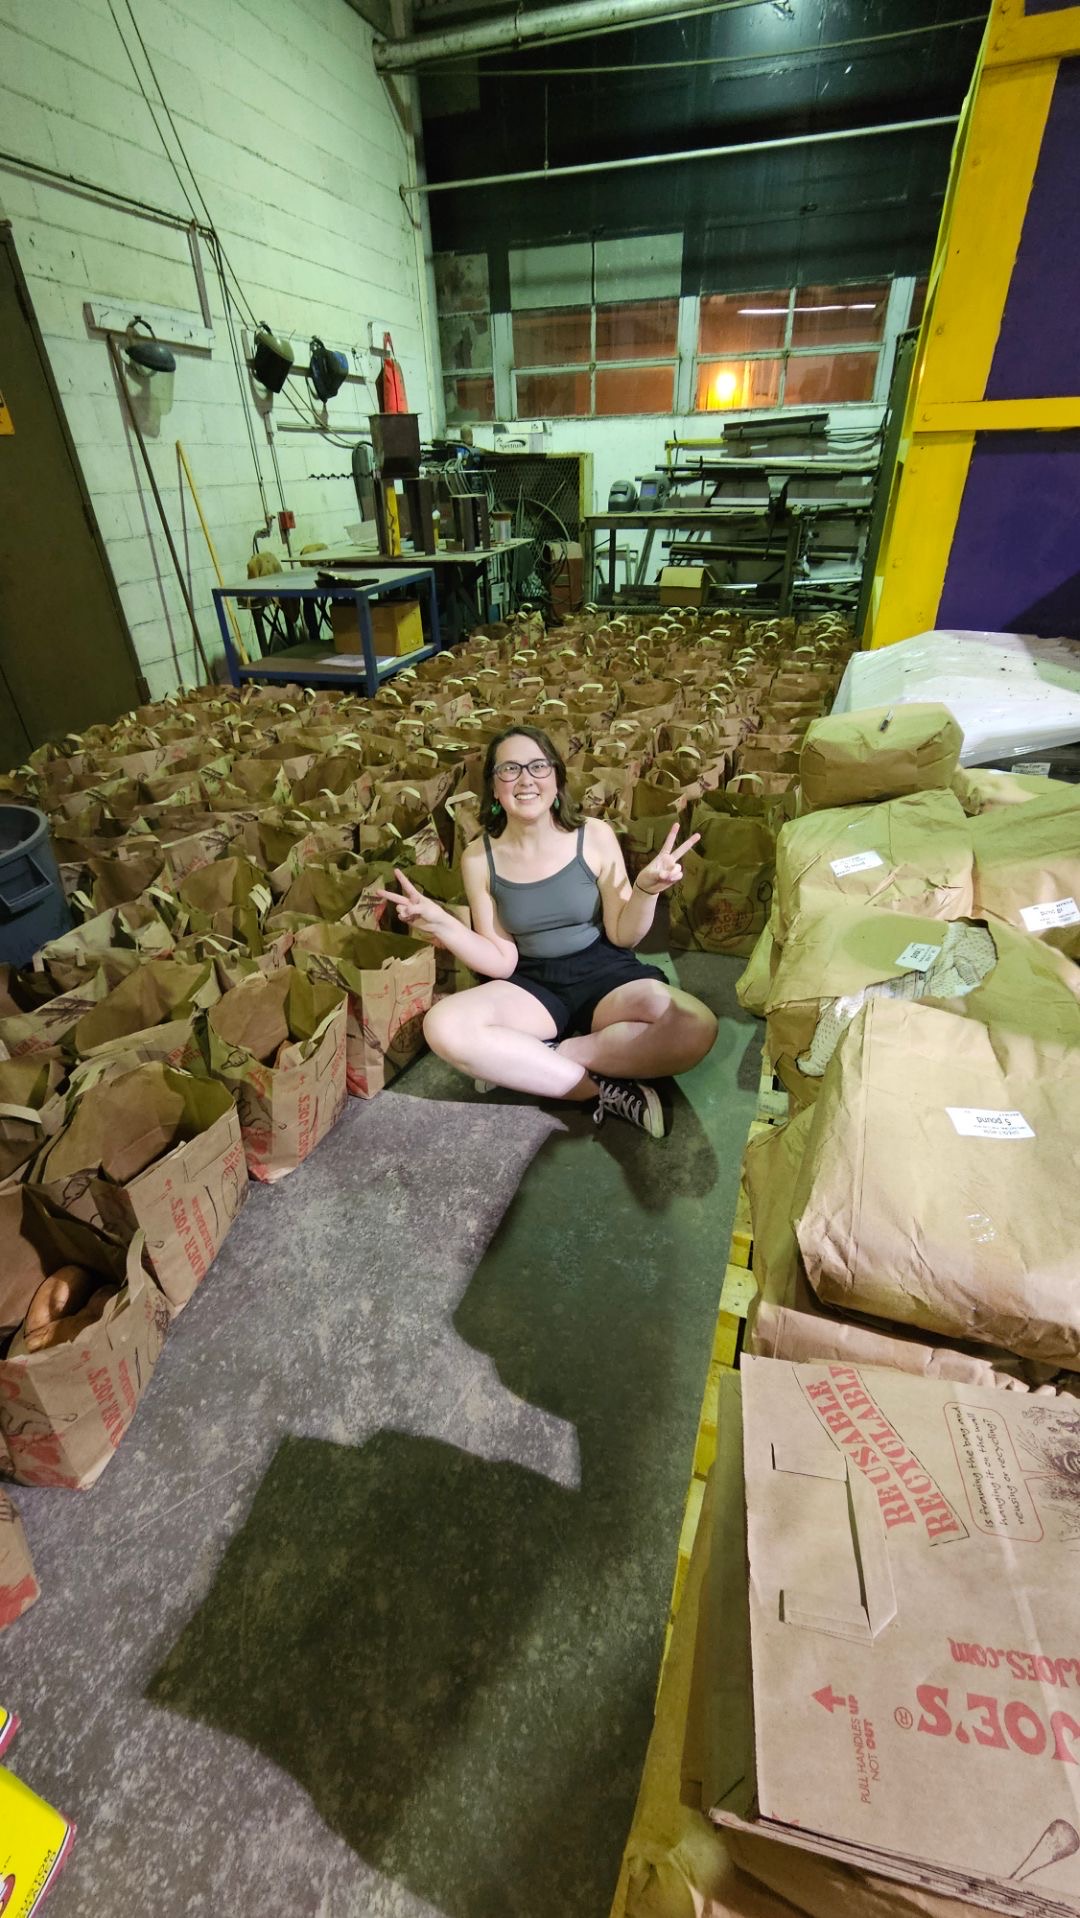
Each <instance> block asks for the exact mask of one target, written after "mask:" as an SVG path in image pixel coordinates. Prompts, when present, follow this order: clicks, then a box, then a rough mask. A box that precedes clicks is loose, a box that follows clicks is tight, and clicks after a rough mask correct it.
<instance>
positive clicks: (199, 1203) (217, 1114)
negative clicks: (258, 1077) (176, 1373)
mask: <svg viewBox="0 0 1080 1918" xmlns="http://www.w3.org/2000/svg"><path fill="white" fill-rule="evenodd" d="M0 1073H2V1068H0ZM33 1181H34V1184H35V1185H37V1186H39V1187H40V1188H41V1190H42V1191H44V1192H45V1194H46V1196H47V1197H49V1198H51V1199H52V1200H53V1201H54V1202H55V1203H56V1204H57V1205H58V1206H61V1207H62V1208H63V1209H64V1210H65V1211H67V1212H70V1213H72V1214H73V1215H74V1216H75V1217H76V1218H81V1219H86V1220H87V1221H88V1222H89V1223H90V1224H91V1225H96V1226H98V1227H100V1228H101V1229H102V1230H103V1231H106V1232H110V1233H112V1234H113V1235H114V1236H115V1237H117V1238H118V1239H120V1240H121V1242H123V1243H125V1244H126V1243H127V1241H128V1240H130V1239H131V1238H132V1237H133V1236H134V1234H135V1233H136V1232H138V1231H142V1232H143V1233H144V1235H145V1238H146V1257H147V1260H148V1262H149V1265H150V1268H151V1270H152V1272H153V1274H154V1277H155V1278H156V1280H157V1282H158V1284H159V1286H160V1287H161V1290H162V1291H163V1292H164V1294H165V1297H166V1298H167V1299H168V1301H169V1304H170V1305H171V1306H172V1308H173V1311H174V1312H178V1311H180V1310H181V1308H182V1307H183V1306H184V1305H185V1304H186V1303H187V1301H188V1299H190V1297H191V1295H192V1293H193V1292H194V1290H195V1288H196V1286H197V1285H198V1284H199V1282H200V1281H201V1280H202V1279H203V1278H205V1276H206V1273H207V1270H208V1269H209V1267H210V1265H211V1263H212V1261H213V1260H214V1259H215V1258H216V1257H217V1254H218V1252H219V1251H220V1249H221V1246H222V1244H223V1243H224V1240H225V1237H226V1234H227V1233H228V1231H229V1229H230V1227H231V1225H232V1222H233V1220H234V1219H235V1217H236V1215H237V1213H238V1211H239V1210H240V1207H241V1205H242V1204H243V1203H244V1201H245V1199H246V1198H247V1193H248V1176H247V1165H246V1163H245V1159H244V1146H243V1141H242V1139H241V1137H240V1121H239V1118H238V1116H237V1112H236V1107H235V1105H234V1103H233V1098H232V1094H231V1093H230V1091H229V1090H228V1088H227V1087H226V1086H224V1085H222V1084H221V1083H220V1082H219V1081H217V1080H215V1079H196V1078H193V1077H192V1076H191V1074H190V1073H187V1072H175V1071H173V1070H172V1068H171V1067H169V1066H164V1065H160V1064H150V1065H140V1066H136V1067H134V1068H133V1070H132V1071H130V1072H124V1073H120V1074H118V1075H117V1077H115V1078H113V1079H109V1080H102V1081H100V1082H99V1083H98V1084H96V1085H91V1086H89V1087H88V1088H87V1090H86V1091H85V1092H83V1093H82V1095H81V1096H80V1097H79V1098H77V1099H76V1100H75V1102H74V1106H73V1110H72V1112H71V1116H70V1118H69V1119H68V1122H67V1124H66V1125H65V1126H64V1127H63V1130H62V1131H61V1132H59V1134H58V1136H57V1137H56V1138H54V1139H53V1140H52V1141H51V1143H50V1144H49V1146H48V1148H47V1149H46V1150H45V1151H44V1152H43V1153H42V1154H41V1155H40V1157H39V1158H38V1160H37V1162H36V1163H35V1166H34V1169H33Z"/></svg>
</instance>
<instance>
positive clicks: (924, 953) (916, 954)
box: [896, 941, 941, 972]
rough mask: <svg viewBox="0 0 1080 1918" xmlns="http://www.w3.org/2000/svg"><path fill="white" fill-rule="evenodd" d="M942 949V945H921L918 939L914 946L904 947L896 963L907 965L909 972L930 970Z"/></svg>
mask: <svg viewBox="0 0 1080 1918" xmlns="http://www.w3.org/2000/svg"><path fill="white" fill-rule="evenodd" d="M940 951H941V947H940V946H930V945H920V944H919V942H918V941H916V943H915V944H914V945H913V946H905V947H904V950H903V952H902V953H901V954H900V957H899V959H898V960H897V962H896V963H897V965H898V966H905V967H906V968H907V970H908V972H929V970H930V968H931V966H932V965H933V963H934V961H935V959H936V958H937V957H938V954H939V953H940Z"/></svg>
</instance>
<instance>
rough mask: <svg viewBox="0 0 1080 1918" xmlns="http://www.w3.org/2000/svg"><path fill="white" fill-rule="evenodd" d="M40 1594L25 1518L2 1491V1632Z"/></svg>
mask: <svg viewBox="0 0 1080 1918" xmlns="http://www.w3.org/2000/svg"><path fill="white" fill-rule="evenodd" d="M40 1597H41V1586H40V1585H39V1584H38V1582H37V1574H36V1573H35V1571H34V1561H33V1559H32V1558H31V1556H30V1547H29V1545H28V1544H27V1542H26V1533H25V1531H24V1530H23V1522H22V1519H21V1518H20V1517H19V1514H18V1512H17V1511H16V1510H15V1507H14V1505H13V1504H12V1502H11V1500H10V1499H9V1497H8V1495H7V1493H6V1492H3V1491H0V1632H2V1631H3V1629H4V1627H5V1625H14V1623H15V1620H16V1619H17V1618H21V1617H22V1615H23V1613H24V1612H28V1611H29V1610H30V1607H31V1605H33V1604H34V1602H35V1600H36V1599H39V1598H40Z"/></svg>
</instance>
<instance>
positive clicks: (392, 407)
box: [375, 333, 409, 413]
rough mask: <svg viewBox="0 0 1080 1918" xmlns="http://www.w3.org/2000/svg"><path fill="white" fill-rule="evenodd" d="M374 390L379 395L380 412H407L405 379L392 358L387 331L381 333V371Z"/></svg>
mask: <svg viewBox="0 0 1080 1918" xmlns="http://www.w3.org/2000/svg"><path fill="white" fill-rule="evenodd" d="M375 391H376V393H377V394H378V397H379V411H380V413H407V412H408V410H409V403H408V401H407V399H406V398H405V380H404V377H403V375H402V371H401V368H400V366H399V365H398V363H397V361H396V360H395V358H394V342H393V340H392V339H391V338H390V335H389V333H384V334H383V363H382V372H381V373H380V374H379V377H378V379H377V380H376V382H375Z"/></svg>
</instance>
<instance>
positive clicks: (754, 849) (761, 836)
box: [669, 813, 775, 955]
mask: <svg viewBox="0 0 1080 1918" xmlns="http://www.w3.org/2000/svg"><path fill="white" fill-rule="evenodd" d="M774 857H775V841H774V836H773V834H772V832H771V831H770V829H769V827H768V825H767V824H766V823H765V821H764V820H761V819H746V818H738V817H733V816H726V815H724V814H720V813H714V814H712V815H711V817H710V819H709V821H708V823H707V825H706V826H705V828H704V830H703V831H702V837H701V843H700V844H699V845H698V846H695V847H692V848H691V850H690V851H689V852H688V853H685V854H684V856H683V879H682V883H681V885H679V886H677V887H675V889H674V890H673V891H672V893H671V894H670V895H669V912H670V928H671V943H672V945H673V946H682V947H689V946H692V947H695V948H696V949H697V950H699V951H703V952H732V953H742V954H743V955H749V954H750V953H751V952H752V951H753V949H754V946H755V945H756V943H757V941H758V939H759V938H760V937H761V934H762V933H763V932H764V930H765V923H766V920H767V919H768V917H769V908H770V905H771V903H772V894H773V872H774V865H773V861H774Z"/></svg>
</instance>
